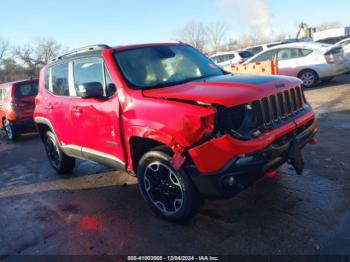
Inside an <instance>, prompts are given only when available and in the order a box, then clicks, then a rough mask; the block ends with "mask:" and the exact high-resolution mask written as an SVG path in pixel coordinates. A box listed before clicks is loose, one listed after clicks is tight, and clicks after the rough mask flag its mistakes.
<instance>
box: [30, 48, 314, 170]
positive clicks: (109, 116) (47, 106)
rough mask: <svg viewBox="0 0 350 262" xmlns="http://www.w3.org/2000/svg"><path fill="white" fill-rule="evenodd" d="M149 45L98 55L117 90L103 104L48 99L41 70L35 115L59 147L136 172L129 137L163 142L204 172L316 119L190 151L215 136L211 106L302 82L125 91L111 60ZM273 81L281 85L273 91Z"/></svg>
mask: <svg viewBox="0 0 350 262" xmlns="http://www.w3.org/2000/svg"><path fill="white" fill-rule="evenodd" d="M172 44H173V43H172ZM152 45H155V44H150V45H134V46H124V47H119V48H114V49H113V48H111V49H105V50H103V51H102V59H103V61H104V64H105V66H106V67H107V69H108V71H109V73H110V75H111V78H112V80H113V82H114V84H115V85H116V87H117V94H116V95H114V96H112V97H110V98H109V99H108V100H107V101H105V100H97V99H81V98H72V97H69V98H65V97H57V96H54V95H52V94H51V93H50V92H49V91H47V90H46V89H45V81H44V79H45V70H46V67H45V68H44V69H43V70H42V71H41V75H40V83H39V95H38V96H37V98H36V105H37V106H36V110H35V116H36V117H43V118H46V119H47V120H49V121H50V123H51V124H52V127H53V129H54V132H55V134H56V136H57V138H58V140H59V143H60V144H61V145H70V144H72V145H79V146H81V147H87V148H90V149H93V150H97V151H100V152H105V153H108V154H110V155H113V156H114V157H116V158H118V159H120V160H121V162H123V163H125V166H126V168H127V170H128V171H134V172H135V171H136V170H133V169H134V168H133V163H132V156H131V150H130V139H131V138H133V137H138V138H148V139H152V140H155V141H157V142H159V143H162V144H164V145H166V146H168V147H169V148H171V149H172V150H173V151H174V153H175V155H176V153H177V152H184V151H186V150H188V153H189V155H190V157H191V158H192V161H193V162H194V164H195V166H196V167H197V169H198V170H199V171H200V172H203V173H210V172H215V171H217V170H219V169H220V168H222V167H223V166H224V165H225V164H226V163H227V162H228V161H229V160H231V159H232V158H233V157H235V156H237V155H240V154H245V153H250V152H254V151H258V150H260V149H263V148H264V147H266V146H268V145H269V144H271V143H272V142H273V141H274V140H276V139H277V138H279V137H281V136H283V135H285V134H287V133H288V132H291V131H293V130H294V129H295V128H296V127H297V126H299V125H302V124H304V123H305V122H306V121H309V120H310V119H314V114H313V113H312V112H311V113H306V114H304V115H303V116H301V117H300V118H298V119H297V120H296V121H294V122H293V121H291V122H288V123H286V124H284V125H283V126H281V127H279V128H276V129H273V130H270V131H268V132H265V133H264V134H263V135H262V136H261V137H260V138H258V139H251V140H249V141H241V140H238V139H235V138H233V137H232V136H230V135H223V136H221V137H218V138H213V139H211V140H210V141H207V142H204V143H201V144H199V145H198V146H196V147H193V146H194V144H195V143H198V142H199V141H200V140H201V139H202V138H203V137H205V136H207V135H208V134H210V133H212V132H213V127H214V115H215V113H216V109H215V107H213V106H210V104H220V105H223V106H227V107H231V106H234V105H240V104H244V103H247V102H251V101H254V100H257V99H260V98H263V97H267V96H269V95H272V94H275V93H276V92H281V91H283V90H284V89H289V88H291V87H295V86H297V85H300V84H301V82H300V80H298V79H294V78H271V80H269V81H266V82H264V83H259V84H244V83H237V82H236V83H234V82H205V81H202V82H189V83H186V84H180V85H177V86H172V87H167V88H158V89H153V90H145V91H141V90H134V89H131V88H129V87H128V84H127V83H126V82H125V81H124V79H123V77H122V75H121V73H120V71H119V69H118V67H117V65H116V63H115V61H114V57H113V52H115V51H116V50H117V51H118V50H125V49H131V48H140V47H145V46H152ZM164 45H166V43H165V44H164ZM252 78H253V79H255V78H254V77H252ZM277 83H278V84H283V86H284V87H283V88H279V89H277V88H276V84H277ZM179 100H191V101H195V102H201V103H205V104H209V106H208V107H203V106H198V105H195V104H189V103H183V102H180V101H179ZM72 130H75V131H74V132H72ZM112 134H113V135H112ZM106 141H113V142H115V143H114V144H113V143H105V142H106ZM116 145H117V146H116ZM189 148H191V149H189ZM182 160H183V159H181V158H180V157H178V155H176V157H175V159H174V164H175V165H176V166H177V167H178V165H181V163H182Z"/></svg>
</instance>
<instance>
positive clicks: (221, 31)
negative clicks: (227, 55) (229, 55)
mask: <svg viewBox="0 0 350 262" xmlns="http://www.w3.org/2000/svg"><path fill="white" fill-rule="evenodd" d="M205 29H206V37H207V39H208V43H209V45H210V47H211V49H212V51H213V52H217V51H220V49H222V45H223V41H224V39H225V37H226V35H227V32H228V31H229V26H228V25H227V24H226V23H224V22H215V23H210V24H208V25H207V26H206V27H205Z"/></svg>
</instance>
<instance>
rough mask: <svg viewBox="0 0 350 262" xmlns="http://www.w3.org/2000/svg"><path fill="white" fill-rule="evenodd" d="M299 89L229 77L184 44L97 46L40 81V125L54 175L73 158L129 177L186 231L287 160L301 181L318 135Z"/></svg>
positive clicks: (292, 81)
mask: <svg viewBox="0 0 350 262" xmlns="http://www.w3.org/2000/svg"><path fill="white" fill-rule="evenodd" d="M301 84H302V83H301V81H300V80H299V79H296V78H288V77H278V76H242V75H232V74H227V73H226V72H224V71H223V70H221V68H220V67H218V66H216V65H215V64H214V63H212V61H211V60H210V59H208V58H207V57H206V56H205V55H203V54H201V53H200V52H199V51H198V50H196V49H194V48H193V47H191V46H189V45H186V44H182V43H178V42H169V43H153V44H140V45H130V46H122V47H115V48H112V47H109V46H106V45H96V46H89V47H85V48H81V49H77V50H73V51H72V52H69V53H67V54H65V55H61V56H59V57H57V58H56V59H54V60H53V61H52V62H50V63H49V64H48V65H46V66H45V67H44V68H43V69H42V70H41V73H40V86H39V94H38V96H37V97H36V107H35V113H34V116H35V118H34V119H35V123H36V125H37V127H38V130H39V132H40V135H41V138H42V141H43V143H44V145H45V149H46V153H47V156H48V160H49V162H50V164H51V165H52V167H53V168H54V169H55V170H56V171H57V172H58V173H61V174H62V173H69V172H70V171H72V169H73V168H74V165H75V158H80V159H85V160H92V161H95V162H97V163H101V164H104V165H108V166H111V167H113V168H121V169H124V170H127V171H129V172H130V173H131V174H136V176H137V178H138V185H139V189H140V191H141V193H142V194H143V196H144V199H145V200H146V201H147V202H148V204H149V206H150V208H151V209H152V210H153V211H154V212H155V213H156V214H158V215H159V216H161V217H163V218H165V219H167V220H171V221H176V222H184V221H186V220H188V219H190V218H191V217H192V216H194V215H195V214H196V212H197V211H198V210H199V208H200V207H201V205H202V204H203V200H205V199H212V198H216V199H217V198H227V197H232V196H234V195H236V194H238V193H239V192H240V191H242V190H243V189H245V188H247V187H249V186H250V185H252V184H254V182H256V181H257V180H259V179H260V178H262V177H263V176H264V175H265V174H266V173H268V174H269V175H271V174H272V175H273V174H275V173H276V169H277V168H279V167H280V166H281V165H282V164H283V163H286V162H287V161H290V163H291V164H292V165H293V166H294V168H295V170H296V172H297V173H299V174H301V172H302V170H303V167H304V162H303V159H302V153H301V150H302V148H303V147H304V146H305V145H306V144H307V143H309V142H310V143H313V142H315V140H314V136H315V135H316V133H317V130H318V128H317V122H316V119H315V114H314V112H313V111H312V108H311V106H310V104H309V103H308V102H307V101H306V99H305V96H304V94H303V88H302V87H301ZM125 201H127V200H125Z"/></svg>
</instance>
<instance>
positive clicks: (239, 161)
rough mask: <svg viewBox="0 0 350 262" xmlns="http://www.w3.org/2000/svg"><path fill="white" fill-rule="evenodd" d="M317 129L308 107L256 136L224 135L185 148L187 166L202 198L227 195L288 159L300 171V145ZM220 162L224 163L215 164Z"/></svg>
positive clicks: (232, 193)
mask: <svg viewBox="0 0 350 262" xmlns="http://www.w3.org/2000/svg"><path fill="white" fill-rule="evenodd" d="M317 130H318V128H317V123H316V120H315V117H314V113H313V112H312V111H310V112H308V113H306V114H305V115H303V116H301V117H299V118H298V119H295V120H294V121H293V122H291V123H287V124H286V125H283V126H281V127H279V128H277V129H274V130H271V131H269V133H268V132H267V133H266V134H265V135H263V136H262V137H261V138H258V139H253V140H250V141H239V140H237V139H234V138H232V137H230V136H229V135H228V136H223V137H221V138H218V139H214V140H211V141H208V142H207V143H205V144H203V145H201V146H198V147H195V148H193V149H191V150H189V151H188V153H189V155H190V156H191V159H192V161H193V163H194V165H192V166H189V167H188V168H189V169H190V170H188V173H189V174H191V178H192V181H193V182H194V184H195V185H196V187H197V189H198V191H199V192H200V193H201V194H202V195H203V196H205V197H206V198H214V199H220V198H226V197H230V196H233V195H235V194H237V193H239V192H240V191H242V190H243V189H245V188H246V187H248V186H250V185H252V184H253V183H254V182H255V181H257V180H258V179H259V178H262V177H263V176H264V174H265V172H267V171H270V170H274V169H277V168H278V167H280V166H281V165H282V164H283V163H285V162H287V161H288V160H291V163H293V165H294V167H295V168H296V170H298V169H299V172H298V173H300V169H301V170H302V168H303V163H302V159H301V158H300V157H301V155H300V154H301V149H302V148H303V147H304V146H305V145H306V144H307V143H309V142H310V141H311V140H312V139H313V138H314V136H315V135H316V133H317ZM228 158H230V159H229V160H227V159H228ZM300 161H301V162H300ZM222 162H225V164H223V165H222V166H221V167H220V168H217V166H218V165H220V164H221V163H222ZM213 169H214V171H213Z"/></svg>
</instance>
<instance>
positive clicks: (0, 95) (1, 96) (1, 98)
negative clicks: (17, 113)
mask: <svg viewBox="0 0 350 262" xmlns="http://www.w3.org/2000/svg"><path fill="white" fill-rule="evenodd" d="M2 90H3V89H2V88H0V101H1V102H2V101H3V91H2Z"/></svg>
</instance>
